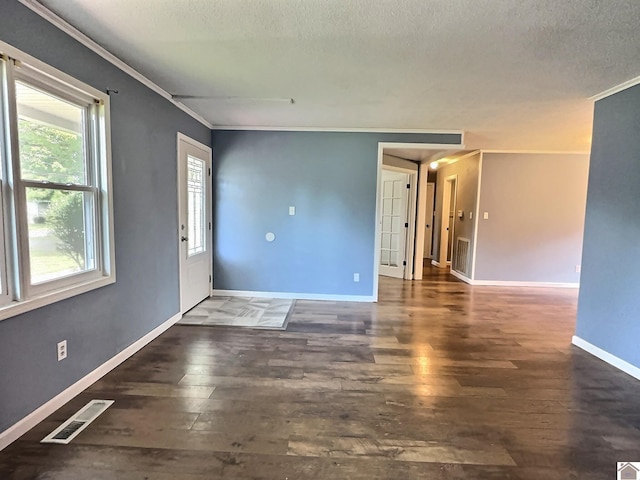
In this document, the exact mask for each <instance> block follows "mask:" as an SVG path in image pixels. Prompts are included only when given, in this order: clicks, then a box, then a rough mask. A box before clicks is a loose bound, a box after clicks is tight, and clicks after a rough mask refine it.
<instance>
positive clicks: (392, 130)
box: [211, 125, 464, 139]
mask: <svg viewBox="0 0 640 480" xmlns="http://www.w3.org/2000/svg"><path fill="white" fill-rule="evenodd" d="M211 130H241V131H266V132H337V133H342V132H344V133H432V134H448V135H460V138H461V139H462V138H464V131H463V130H429V129H421V128H400V129H398V128H349V127H265V126H244V125H214V126H212V127H211Z"/></svg>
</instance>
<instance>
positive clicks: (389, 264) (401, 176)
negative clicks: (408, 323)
mask: <svg viewBox="0 0 640 480" xmlns="http://www.w3.org/2000/svg"><path fill="white" fill-rule="evenodd" d="M408 184H409V175H408V174H406V173H397V172H390V171H387V170H383V171H382V209H381V210H382V218H381V219H380V223H381V227H382V228H381V229H380V230H381V231H382V239H381V242H380V275H385V276H388V277H395V278H403V277H404V269H405V248H406V242H407V223H406V222H407V203H408V200H409V197H408V189H407V185H408Z"/></svg>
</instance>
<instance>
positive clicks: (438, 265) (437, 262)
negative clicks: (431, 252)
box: [431, 259, 446, 268]
mask: <svg viewBox="0 0 640 480" xmlns="http://www.w3.org/2000/svg"><path fill="white" fill-rule="evenodd" d="M431 265H433V266H434V267H438V268H446V267H443V266H442V265H440V262H439V261H437V260H436V259H432V260H431Z"/></svg>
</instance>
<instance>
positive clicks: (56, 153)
mask: <svg viewBox="0 0 640 480" xmlns="http://www.w3.org/2000/svg"><path fill="white" fill-rule="evenodd" d="M16 101H17V107H18V137H19V142H18V145H19V148H20V171H21V176H22V178H23V179H28V180H47V181H49V182H56V183H76V184H86V169H85V164H86V162H85V149H84V143H85V139H84V136H85V134H84V118H85V109H84V108H82V107H79V106H78V105H73V104H71V103H69V102H67V101H65V100H62V99H61V98H58V97H55V96H53V95H52V94H49V93H44V92H42V91H40V90H37V89H35V88H33V87H31V86H28V85H26V84H24V83H21V82H16Z"/></svg>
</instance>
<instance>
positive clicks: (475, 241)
mask: <svg viewBox="0 0 640 480" xmlns="http://www.w3.org/2000/svg"><path fill="white" fill-rule="evenodd" d="M483 153H484V152H482V151H481V152H480V160H479V161H478V191H477V193H476V211H475V212H474V213H473V214H474V215H475V218H474V219H473V222H474V223H473V253H472V255H473V257H472V258H471V279H474V278H475V277H476V255H477V252H478V226H479V225H480V192H481V191H482V163H483V157H484V154H483Z"/></svg>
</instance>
